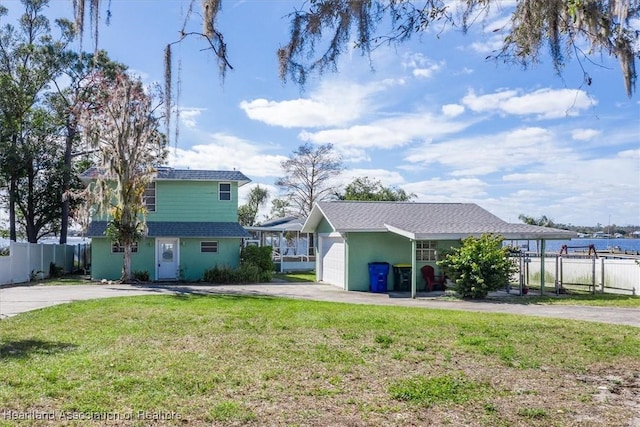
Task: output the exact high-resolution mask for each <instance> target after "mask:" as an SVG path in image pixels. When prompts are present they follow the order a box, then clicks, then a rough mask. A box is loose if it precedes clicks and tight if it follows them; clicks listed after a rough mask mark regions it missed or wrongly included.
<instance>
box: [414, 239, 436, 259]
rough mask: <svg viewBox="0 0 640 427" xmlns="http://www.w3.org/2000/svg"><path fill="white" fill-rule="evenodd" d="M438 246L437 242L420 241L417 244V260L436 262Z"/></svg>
mask: <svg viewBox="0 0 640 427" xmlns="http://www.w3.org/2000/svg"><path fill="white" fill-rule="evenodd" d="M436 248H437V244H436V241H435V240H418V241H417V242H416V260H418V261H435V260H436Z"/></svg>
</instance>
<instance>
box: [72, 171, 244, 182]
mask: <svg viewBox="0 0 640 427" xmlns="http://www.w3.org/2000/svg"><path fill="white" fill-rule="evenodd" d="M100 174H101V171H100V170H99V169H98V168H96V167H91V168H89V169H87V170H86V171H84V172H82V173H81V174H80V179H81V180H83V181H89V180H91V179H95V178H97V177H98V176H99V175H100ZM155 179H156V180H167V181H182V180H185V181H233V182H237V183H238V185H240V186H242V185H244V184H247V183H249V182H251V180H250V179H249V178H247V176H246V175H245V174H243V173H242V172H240V171H216V170H196V169H173V168H167V167H161V168H158V170H157V173H156V177H155Z"/></svg>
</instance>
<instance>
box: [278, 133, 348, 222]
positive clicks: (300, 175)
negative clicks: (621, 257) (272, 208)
mask: <svg viewBox="0 0 640 427" xmlns="http://www.w3.org/2000/svg"><path fill="white" fill-rule="evenodd" d="M280 166H281V167H282V170H283V171H284V176H283V177H281V178H278V180H277V181H276V185H277V186H278V187H280V189H281V190H282V192H283V193H284V194H285V199H286V200H287V201H288V202H289V204H290V205H291V207H292V208H293V209H294V211H295V213H296V214H297V215H298V216H300V217H306V216H307V215H309V212H311V209H312V208H313V205H314V203H316V202H318V201H321V200H323V199H325V198H327V197H329V196H332V195H334V194H335V193H336V192H337V189H338V185H337V183H334V182H332V178H335V177H336V176H337V175H339V174H340V173H341V172H342V170H343V169H344V167H343V165H342V158H341V156H340V155H339V154H337V153H336V152H335V150H334V148H333V145H332V144H324V145H319V146H314V145H312V144H309V143H306V144H303V145H301V146H300V147H298V149H297V150H296V151H294V152H293V154H292V156H291V157H290V158H289V159H288V160H285V161H283V162H282V163H281V164H280Z"/></svg>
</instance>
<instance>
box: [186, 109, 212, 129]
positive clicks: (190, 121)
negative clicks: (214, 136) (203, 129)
mask: <svg viewBox="0 0 640 427" xmlns="http://www.w3.org/2000/svg"><path fill="white" fill-rule="evenodd" d="M203 111H207V109H206V108H182V109H180V123H181V124H182V125H183V126H184V127H186V128H188V129H195V128H196V127H197V126H198V121H197V118H198V117H200V115H201V114H202V112H203Z"/></svg>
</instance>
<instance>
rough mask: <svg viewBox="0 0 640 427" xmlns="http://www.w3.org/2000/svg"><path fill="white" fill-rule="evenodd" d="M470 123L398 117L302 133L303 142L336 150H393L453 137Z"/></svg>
mask: <svg viewBox="0 0 640 427" xmlns="http://www.w3.org/2000/svg"><path fill="white" fill-rule="evenodd" d="M468 125H469V123H463V122H453V121H449V120H447V119H446V118H443V117H438V116H434V115H432V114H430V113H421V114H420V113H416V114H404V115H398V116H395V117H392V118H387V119H382V120H378V121H375V122H372V123H370V124H367V125H357V126H352V127H349V128H342V129H328V130H322V131H319V132H313V133H312V132H307V131H303V132H301V133H300V135H299V138H300V139H301V140H303V141H310V142H314V143H316V144H325V143H334V144H335V145H336V146H341V147H342V146H344V147H360V148H393V147H399V146H403V145H406V144H408V143H409V142H411V141H414V140H421V141H425V140H430V139H431V138H435V137H441V136H444V135H449V134H453V133H456V132H459V131H461V130H462V129H464V128H466V127H467V126H468Z"/></svg>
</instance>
